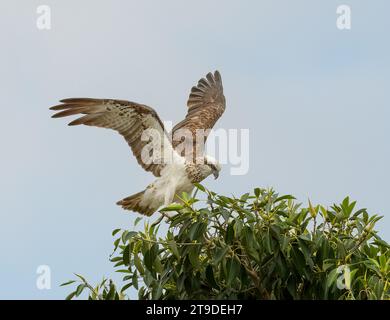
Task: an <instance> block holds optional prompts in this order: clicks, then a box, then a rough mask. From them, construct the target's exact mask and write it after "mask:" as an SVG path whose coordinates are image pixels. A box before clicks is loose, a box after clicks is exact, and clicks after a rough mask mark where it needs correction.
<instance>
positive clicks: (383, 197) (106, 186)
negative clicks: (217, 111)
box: [0, 0, 390, 299]
mask: <svg viewBox="0 0 390 320" xmlns="http://www.w3.org/2000/svg"><path fill="white" fill-rule="evenodd" d="M40 4H47V5H49V6H50V7H51V10H52V29H51V30H50V31H39V30H38V29H37V28H36V18H37V14H36V8H37V6H38V5H40ZM340 4H349V5H351V8H352V30H350V31H340V30H338V29H337V28H336V7H337V6H338V5H340ZM389 11H390V3H389V1H386V0H383V1H379V0H374V1H358V0H350V1H341V0H340V1H334V0H323V1H312V0H305V1H303V0H301V1H289V0H284V1H281V0H278V1H275V0H268V1H222V0H220V1H206V0H198V1H196V2H194V1H192V2H189V1H179V0H177V1H172V0H166V1H119V0H118V1H96V0H94V1H92V0H91V1H75V0H71V1H62V2H59V1H54V0H47V1H44V2H41V1H35V0H34V1H28V2H26V1H20V0H19V1H10V0H5V1H1V3H0V37H1V39H2V50H1V51H0V70H1V73H0V88H1V89H0V90H1V94H0V96H1V110H2V121H1V126H0V146H1V167H0V177H1V180H0V181H1V182H0V200H1V202H2V204H1V210H0V217H1V224H0V252H1V255H2V259H1V273H0V283H1V285H0V298H34V299H48V298H59V299H61V298H64V297H65V296H66V294H67V293H68V292H69V289H68V288H65V289H63V288H59V287H58V284H59V283H61V282H63V281H65V280H68V279H69V278H72V272H78V273H81V274H83V275H85V276H86V277H87V278H89V279H90V280H91V281H92V282H96V281H98V280H99V279H100V278H101V277H102V276H103V275H105V276H112V275H113V269H112V264H111V263H110V262H109V261H108V255H109V254H110V252H111V249H112V242H113V239H112V237H111V231H112V230H113V229H114V228H117V227H129V228H131V227H132V221H133V220H134V218H135V217H136V215H135V214H132V213H127V212H125V211H122V210H121V209H120V208H119V207H118V206H116V205H115V202H116V201H117V200H119V199H121V198H122V197H124V196H127V195H130V194H132V193H134V192H138V191H140V190H142V189H143V187H144V186H145V185H146V184H147V183H149V182H150V181H152V176H151V175H150V174H148V173H145V172H144V171H143V170H142V169H140V167H139V166H138V165H137V163H136V161H135V159H134V158H133V157H132V155H131V153H130V151H129V149H128V147H127V145H126V143H125V142H124V141H123V140H122V139H121V137H119V136H118V135H117V134H115V133H114V132H110V131H107V130H102V129H96V128H88V127H77V128H74V127H72V128H70V127H68V126H66V123H67V122H66V121H63V120H53V119H51V118H50V115H51V114H50V112H49V110H48V107H49V106H51V105H54V104H56V103H57V101H58V100H59V99H61V98H66V97H78V96H89V97H98V98H99V97H101V98H111V97H115V98H121V99H128V100H133V101H138V102H142V103H145V104H148V105H150V106H153V107H154V108H156V110H157V111H158V113H159V114H160V116H161V118H163V119H165V120H171V121H174V122H176V121H179V120H180V119H182V118H183V116H184V115H185V112H186V107H185V103H186V99H187V96H188V92H189V89H190V87H191V86H192V85H193V84H194V83H196V82H197V80H198V79H199V78H200V77H201V76H203V75H204V74H205V73H207V72H208V71H211V70H215V69H218V70H220V72H221V74H222V78H223V82H224V88H225V96H226V99H227V109H226V113H225V114H224V116H223V118H222V119H221V120H220V121H219V122H218V124H217V127H221V128H249V129H250V171H249V173H248V174H247V175H245V176H230V175H229V168H228V167H225V168H224V169H223V172H222V174H221V176H220V179H219V180H217V181H214V180H212V179H208V180H206V181H205V183H204V184H205V185H206V186H207V187H208V188H210V189H212V190H214V191H216V192H218V193H222V194H227V195H229V194H235V195H240V194H242V193H245V192H247V191H250V190H252V189H253V188H254V187H257V186H260V187H271V186H272V187H274V188H275V189H277V190H278V191H279V192H280V193H288V194H294V195H295V196H297V198H298V200H300V201H302V202H305V203H306V202H307V199H308V198H310V199H311V200H312V202H314V203H318V202H320V203H322V204H324V205H331V204H332V203H333V202H335V201H336V202H338V201H341V200H342V199H343V198H344V197H345V196H346V195H349V196H350V197H351V198H352V199H356V200H358V206H359V207H367V208H368V209H369V212H371V213H379V214H381V215H384V216H385V218H384V219H383V221H381V222H380V223H379V226H378V229H379V230H380V233H381V235H382V236H383V238H385V239H386V240H387V241H390V202H389V201H388V192H389V187H388V181H389V179H390V174H389V170H388V167H387V166H388V165H386V164H388V163H389V162H390V152H389V144H388V138H389V134H390V129H389V125H388V122H389V116H390V111H389V101H390V98H389V89H388V87H389V83H390V81H389V80H390V73H389V72H390V45H389V41H388V34H389V30H390V28H389V27H390V21H389V19H388V13H389ZM42 264H46V265H49V266H50V267H51V270H52V289H51V290H43V291H42V290H38V289H37V288H36V285H35V281H36V276H37V275H36V268H37V266H39V265H42ZM114 276H115V275H114Z"/></svg>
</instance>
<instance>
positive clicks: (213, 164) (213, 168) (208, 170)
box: [201, 156, 221, 179]
mask: <svg viewBox="0 0 390 320" xmlns="http://www.w3.org/2000/svg"><path fill="white" fill-rule="evenodd" d="M201 170H202V172H203V175H204V176H205V177H208V176H209V175H211V174H212V175H213V176H214V179H217V178H218V176H219V172H220V171H221V165H220V164H219V162H218V161H217V160H216V159H214V158H213V157H211V156H204V158H203V165H201Z"/></svg>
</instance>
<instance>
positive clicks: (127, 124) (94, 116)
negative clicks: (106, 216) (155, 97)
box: [50, 98, 180, 177]
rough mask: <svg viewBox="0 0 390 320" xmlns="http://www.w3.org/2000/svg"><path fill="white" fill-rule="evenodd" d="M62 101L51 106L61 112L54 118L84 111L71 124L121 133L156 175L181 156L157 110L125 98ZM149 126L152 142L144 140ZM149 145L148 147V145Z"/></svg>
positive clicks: (136, 155)
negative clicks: (173, 146) (175, 149)
mask: <svg viewBox="0 0 390 320" xmlns="http://www.w3.org/2000/svg"><path fill="white" fill-rule="evenodd" d="M60 102H62V103H61V104H59V105H56V106H54V107H51V108H50V109H51V110H56V111H59V112H57V113H56V114H54V115H53V118H58V117H65V116H70V115H76V114H83V115H84V116H82V117H80V118H77V119H76V120H74V121H72V122H70V123H69V125H80V124H84V125H87V126H95V127H102V128H108V129H113V130H115V131H117V132H119V133H120V134H121V135H122V136H123V137H124V138H125V140H126V141H127V143H128V144H129V146H130V147H131V150H132V151H133V153H134V155H135V157H136V158H137V161H138V163H139V164H140V165H141V166H142V167H143V168H144V169H145V170H146V171H151V172H152V173H153V174H154V175H155V176H157V177H158V176H160V175H161V170H162V169H163V168H164V167H165V166H166V165H167V164H168V163H170V162H171V161H175V160H177V159H178V157H179V155H178V154H177V153H176V152H175V151H174V150H173V148H172V144H171V142H170V141H169V139H168V137H167V134H166V131H165V129H164V125H163V123H162V122H161V120H160V118H159V116H158V115H157V113H156V111H155V110H154V109H152V108H150V107H148V106H146V105H142V104H138V103H135V102H130V101H125V100H113V99H91V98H71V99H64V100H61V101H60ZM148 129H151V130H150V131H149V133H150V135H149V136H152V137H153V139H154V138H157V139H155V140H153V139H152V140H153V144H151V143H150V140H149V139H145V134H144V136H143V133H144V132H145V130H148ZM147 144H148V147H147V148H145V146H146V145H147ZM145 151H146V152H147V153H149V155H151V154H153V157H154V158H153V160H151V158H150V157H148V156H147V155H146V154H145ZM145 155H146V157H145ZM156 155H157V156H156ZM179 158H180V157H179ZM145 159H147V161H145Z"/></svg>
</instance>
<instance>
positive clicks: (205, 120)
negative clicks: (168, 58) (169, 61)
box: [172, 71, 226, 157]
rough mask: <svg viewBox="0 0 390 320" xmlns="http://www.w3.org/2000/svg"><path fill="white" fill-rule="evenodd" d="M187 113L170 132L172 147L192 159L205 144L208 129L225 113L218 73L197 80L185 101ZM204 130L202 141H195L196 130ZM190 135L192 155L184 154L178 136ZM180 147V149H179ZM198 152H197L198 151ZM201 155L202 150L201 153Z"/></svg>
mask: <svg viewBox="0 0 390 320" xmlns="http://www.w3.org/2000/svg"><path fill="white" fill-rule="evenodd" d="M187 106H188V112H187V115H186V117H185V119H184V120H183V121H181V122H179V123H178V124H177V125H176V126H175V127H174V128H173V130H172V137H173V140H172V145H173V147H174V148H175V149H176V150H177V151H178V153H180V154H181V155H182V156H184V155H186V156H190V157H194V154H195V151H196V149H197V148H199V146H200V144H199V143H201V145H204V143H205V142H206V139H207V136H208V133H209V129H211V128H213V126H214V125H215V123H216V122H217V120H218V119H219V118H220V117H221V115H222V114H223V112H224V111H225V106H226V102H225V96H224V95H223V87H222V79H221V75H220V73H219V72H218V71H215V72H214V74H212V73H211V72H210V73H208V74H207V75H206V77H205V78H202V79H200V80H199V82H198V85H197V86H195V87H192V89H191V93H190V96H189V99H188V101H187ZM199 129H203V130H205V135H204V136H203V137H204V139H202V140H203V141H197V138H196V137H197V135H196V133H197V130H199ZM181 133H183V135H187V133H190V134H191V136H192V137H191V139H190V141H191V143H192V153H185V154H184V151H187V150H183V149H182V148H181V147H182V144H183V143H185V141H184V140H185V139H184V138H181V139H180V136H182V134H181ZM180 146H181V147H180ZM198 152H199V150H198ZM201 152H202V153H203V150H202V151H201Z"/></svg>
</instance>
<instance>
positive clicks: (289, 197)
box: [274, 194, 296, 203]
mask: <svg viewBox="0 0 390 320" xmlns="http://www.w3.org/2000/svg"><path fill="white" fill-rule="evenodd" d="M295 199H296V198H295V197H293V196H292V195H289V194H287V195H285V196H281V197H279V198H276V200H275V201H274V203H277V202H279V201H283V200H295Z"/></svg>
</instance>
